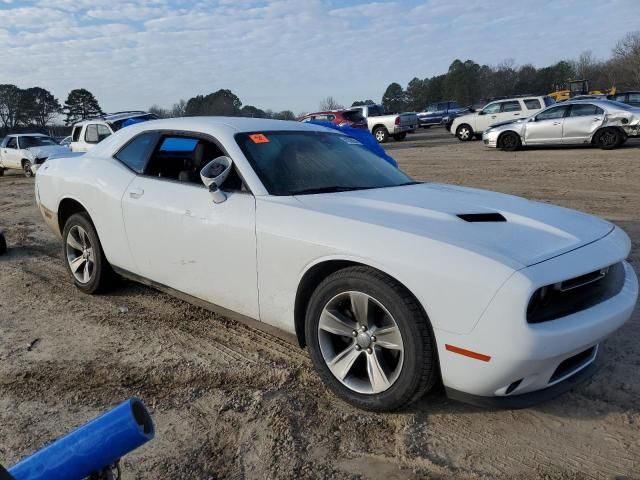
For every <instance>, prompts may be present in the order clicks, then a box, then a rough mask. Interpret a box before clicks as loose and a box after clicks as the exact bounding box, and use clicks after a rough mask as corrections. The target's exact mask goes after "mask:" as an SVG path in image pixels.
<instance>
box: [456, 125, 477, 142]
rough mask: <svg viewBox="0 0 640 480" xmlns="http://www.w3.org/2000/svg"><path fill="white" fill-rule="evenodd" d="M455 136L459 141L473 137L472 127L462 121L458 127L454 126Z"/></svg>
mask: <svg viewBox="0 0 640 480" xmlns="http://www.w3.org/2000/svg"><path fill="white" fill-rule="evenodd" d="M456 137H458V140H460V141H461V142H468V141H470V140H472V139H473V128H471V125H468V124H466V123H463V124H462V125H460V126H459V127H458V128H456Z"/></svg>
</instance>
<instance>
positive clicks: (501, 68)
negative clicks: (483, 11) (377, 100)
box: [327, 31, 640, 113]
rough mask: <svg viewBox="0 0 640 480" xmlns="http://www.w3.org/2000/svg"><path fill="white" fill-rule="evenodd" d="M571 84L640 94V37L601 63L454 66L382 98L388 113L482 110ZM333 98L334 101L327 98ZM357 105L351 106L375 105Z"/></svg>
mask: <svg viewBox="0 0 640 480" xmlns="http://www.w3.org/2000/svg"><path fill="white" fill-rule="evenodd" d="M569 79H587V80H589V88H590V89H591V90H601V91H602V90H607V89H609V88H611V87H612V86H615V87H616V88H617V89H618V90H619V91H623V90H640V31H637V32H631V33H628V34H627V35H625V36H624V37H623V38H622V39H621V40H620V41H619V42H618V43H617V44H616V46H615V47H614V48H613V50H612V52H611V56H610V58H609V59H606V60H600V59H597V58H595V57H594V56H593V54H592V53H591V52H590V51H587V52H584V53H582V54H581V55H580V56H579V58H578V59H575V60H562V61H559V62H557V63H556V64H554V65H550V66H548V67H543V68H536V67H535V66H533V65H531V64H525V65H521V66H516V65H515V62H514V61H513V60H505V61H503V62H501V63H500V64H498V65H495V66H488V65H479V64H478V63H476V62H474V61H473V60H466V61H464V62H463V61H461V60H459V59H456V60H454V61H453V62H452V63H451V65H450V66H449V69H448V70H447V73H445V74H442V75H435V76H433V77H428V78H424V79H420V78H418V77H415V78H413V79H412V80H411V81H410V82H409V83H408V85H407V86H406V88H402V86H401V85H400V84H398V83H391V84H390V85H389V86H388V87H387V89H386V90H385V92H384V94H383V96H382V102H381V103H382V104H383V106H384V107H385V109H386V110H387V111H388V112H393V113H396V112H402V111H421V110H423V109H424V108H425V107H426V106H427V104H428V103H431V102H437V101H442V100H455V101H457V102H458V103H459V104H461V105H479V104H482V103H483V102H486V101H487V100H488V99H491V98H495V97H507V96H513V95H519V94H523V95H527V94H531V95H545V94H548V93H551V92H553V91H555V90H556V89H562V88H565V86H566V81H567V80H569ZM327 98H332V97H327ZM372 103H374V102H373V101H372V100H369V99H368V100H357V101H355V102H353V103H352V106H358V105H364V104H372Z"/></svg>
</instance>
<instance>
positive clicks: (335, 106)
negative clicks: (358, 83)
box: [320, 95, 344, 111]
mask: <svg viewBox="0 0 640 480" xmlns="http://www.w3.org/2000/svg"><path fill="white" fill-rule="evenodd" d="M343 108H344V107H343V106H342V105H340V104H339V103H338V101H337V100H336V99H335V98H333V97H332V96H331V95H329V96H328V97H327V98H323V99H322V100H321V101H320V110H322V111H326V110H340V109H343Z"/></svg>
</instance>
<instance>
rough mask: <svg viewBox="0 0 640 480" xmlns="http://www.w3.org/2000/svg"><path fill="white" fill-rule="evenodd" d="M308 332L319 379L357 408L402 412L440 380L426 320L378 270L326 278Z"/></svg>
mask: <svg viewBox="0 0 640 480" xmlns="http://www.w3.org/2000/svg"><path fill="white" fill-rule="evenodd" d="M305 328H306V336H307V339H308V340H309V342H308V345H309V352H310V355H311V359H312V361H313V364H314V366H315V368H316V370H317V371H318V373H319V375H320V377H321V378H322V380H323V381H324V382H325V383H326V384H327V385H328V386H329V388H330V389H331V390H332V391H333V392H334V393H335V394H336V395H337V396H339V397H340V398H342V399H343V400H345V401H347V402H349V403H351V404H353V405H355V406H356V407H359V408H364V409H368V410H374V411H388V410H394V409H397V408H401V407H403V406H405V405H407V404H409V403H411V402H412V401H414V400H416V399H418V398H419V397H421V396H422V395H423V394H424V393H425V392H427V391H428V390H429V389H430V388H431V387H432V386H433V384H434V382H435V380H436V378H437V371H438V362H437V357H436V351H435V346H434V340H433V334H432V331H431V326H430V325H429V321H428V319H427V318H426V316H425V315H424V313H423V311H422V309H421V308H420V306H419V305H418V303H417V301H416V300H415V298H413V296H412V295H411V294H410V293H409V292H408V291H407V290H406V289H405V288H404V287H402V286H401V285H399V284H398V283H397V282H396V281H394V280H393V279H391V278H390V277H388V276H386V275H384V274H382V273H381V272H378V271H376V270H373V269H370V268H367V267H352V268H346V269H344V270H340V271H338V272H336V273H334V274H332V275H330V276H329V277H327V278H326V279H325V280H324V281H323V282H322V283H321V284H320V285H319V286H318V288H317V289H316V290H315V292H314V293H313V295H312V297H311V300H310V302H309V306H308V308H307V314H306V324H305Z"/></svg>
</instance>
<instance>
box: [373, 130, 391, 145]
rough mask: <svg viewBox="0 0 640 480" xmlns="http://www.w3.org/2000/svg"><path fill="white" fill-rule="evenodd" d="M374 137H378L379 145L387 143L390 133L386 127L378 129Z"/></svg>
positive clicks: (374, 132)
mask: <svg viewBox="0 0 640 480" xmlns="http://www.w3.org/2000/svg"><path fill="white" fill-rule="evenodd" d="M373 136H374V137H376V140H377V141H378V143H387V140H389V132H387V129H386V128H384V127H378V128H376V129H375V130H374V131H373Z"/></svg>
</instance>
